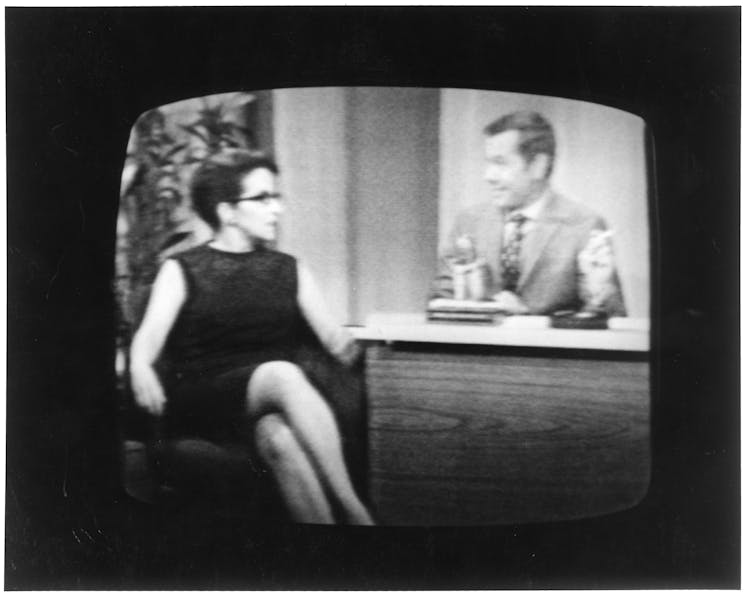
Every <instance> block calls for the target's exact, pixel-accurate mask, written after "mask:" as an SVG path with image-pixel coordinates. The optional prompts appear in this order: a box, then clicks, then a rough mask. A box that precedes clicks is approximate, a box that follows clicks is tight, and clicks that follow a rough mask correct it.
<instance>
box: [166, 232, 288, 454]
mask: <svg viewBox="0 0 754 600" xmlns="http://www.w3.org/2000/svg"><path fill="white" fill-rule="evenodd" d="M172 258H173V259H174V260H176V261H178V263H179V264H180V265H181V268H182V271H183V274H184V279H185V281H186V287H187V298H186V302H185V303H184V305H183V307H182V309H181V312H180V313H179V315H178V318H177V320H176V323H175V325H174V326H173V329H172V330H171V333H170V335H169V337H168V340H167V343H166V352H165V357H166V362H165V365H164V366H165V368H164V369H163V373H162V376H163V382H164V384H165V389H166V394H167V404H166V407H165V416H164V420H163V421H164V426H165V428H166V433H167V434H168V435H170V436H181V435H197V436H200V437H203V438H206V439H210V440H213V441H217V442H224V441H232V440H237V439H238V437H239V435H242V433H241V432H242V431H243V427H244V414H245V401H246V389H247V386H248V383H249V379H250V378H251V375H252V373H253V372H254V369H255V368H256V367H257V366H259V365H260V364H262V363H264V362H267V361H272V360H287V361H290V360H293V359H294V357H295V349H296V345H297V343H296V342H297V339H296V331H297V329H296V327H297V324H298V323H299V322H300V321H299V319H300V313H299V308H298V302H297V292H298V278H297V270H296V259H295V258H293V257H292V256H289V255H287V254H284V253H282V252H277V251H273V250H268V249H256V250H253V251H250V252H243V253H234V252H225V251H222V250H217V249H214V248H212V247H210V246H208V245H206V244H205V245H203V246H199V247H197V248H192V249H191V250H188V251H186V252H182V253H180V254H177V255H175V256H173V257H172Z"/></svg>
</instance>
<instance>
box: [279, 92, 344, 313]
mask: <svg viewBox="0 0 754 600" xmlns="http://www.w3.org/2000/svg"><path fill="white" fill-rule="evenodd" d="M273 114H274V120H273V128H274V140H275V148H276V158H277V160H278V162H279V164H280V168H281V178H280V182H281V187H282V192H283V194H284V196H285V205H286V213H285V214H284V216H283V222H282V227H281V235H280V245H279V247H280V249H281V250H282V251H284V252H289V253H291V254H293V255H294V256H296V257H298V258H299V259H301V260H303V261H304V262H305V263H306V264H307V265H308V266H309V268H310V269H311V270H312V271H313V273H314V275H315V277H316V278H317V281H318V283H319V285H320V288H321V289H322V292H323V294H324V295H325V298H326V300H327V301H328V303H329V305H330V307H331V310H332V313H333V316H334V317H335V318H336V319H337V320H338V321H339V322H341V323H346V322H347V321H348V320H349V319H348V294H349V285H348V252H349V249H348V248H347V243H346V242H347V206H346V204H347V198H346V172H347V156H346V147H345V96H344V91H343V89H342V88H304V89H281V90H275V91H274V92H273Z"/></svg>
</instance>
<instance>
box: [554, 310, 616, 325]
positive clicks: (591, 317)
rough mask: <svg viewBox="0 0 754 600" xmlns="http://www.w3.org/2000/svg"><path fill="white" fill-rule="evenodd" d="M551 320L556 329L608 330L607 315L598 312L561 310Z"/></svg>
mask: <svg viewBox="0 0 754 600" xmlns="http://www.w3.org/2000/svg"><path fill="white" fill-rule="evenodd" d="M550 319H551V326H552V327H554V328H555V329H607V315H606V314H605V313H601V312H596V311H590V310H584V311H575V310H561V311H558V312H556V313H553V314H552V315H551V317H550Z"/></svg>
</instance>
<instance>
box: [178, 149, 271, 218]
mask: <svg viewBox="0 0 754 600" xmlns="http://www.w3.org/2000/svg"><path fill="white" fill-rule="evenodd" d="M256 169H267V170H268V171H270V172H271V173H274V174H275V175H277V174H278V167H277V165H276V164H275V161H274V160H273V159H272V158H271V157H270V156H269V155H267V154H265V153H264V152H259V151H256V150H253V151H252V150H244V149H239V148H228V149H224V150H221V151H220V152H218V153H217V154H213V155H212V156H210V157H208V158H207V159H206V160H205V161H204V162H203V163H202V164H201V165H200V166H199V168H198V169H197V170H196V171H195V172H194V175H193V177H192V178H191V201H192V204H193V206H194V210H195V211H196V213H197V214H198V215H199V216H200V217H201V218H202V220H203V221H206V223H207V224H208V225H209V226H210V227H212V229H215V230H216V229H217V228H218V227H219V226H220V219H219V217H218V216H217V206H218V204H220V203H221V202H231V203H233V202H237V201H238V198H239V197H240V196H241V179H243V178H244V177H245V176H246V175H248V174H249V173H251V172H252V171H255V170H256Z"/></svg>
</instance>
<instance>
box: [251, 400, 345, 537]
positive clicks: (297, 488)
mask: <svg viewBox="0 0 754 600" xmlns="http://www.w3.org/2000/svg"><path fill="white" fill-rule="evenodd" d="M254 432H255V436H254V437H255V442H256V446H257V450H258V451H259V454H260V455H261V457H262V459H263V460H264V462H265V463H266V464H267V466H268V467H269V468H270V470H271V471H272V475H273V477H274V479H275V482H276V483H277V486H278V488H279V490H280V493H281V496H282V498H283V502H284V503H285V505H286V508H287V509H288V511H289V513H290V514H291V517H292V518H293V520H294V521H296V522H299V523H321V524H331V523H334V522H335V519H334V517H333V514H332V510H331V508H330V503H329V502H328V500H327V496H326V494H325V492H324V490H323V489H322V486H321V485H320V483H319V479H318V478H317V474H316V472H315V470H314V468H313V467H312V465H311V463H310V462H309V457H308V456H307V455H306V453H305V452H304V450H303V449H302V448H301V446H300V445H299V443H298V440H297V439H296V437H295V435H294V433H293V432H292V431H291V430H290V428H289V427H288V425H287V423H286V422H285V420H284V419H283V418H282V417H281V416H280V415H277V414H269V415H265V416H263V417H262V418H261V419H259V421H258V422H257V424H256V426H255V428H254Z"/></svg>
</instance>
